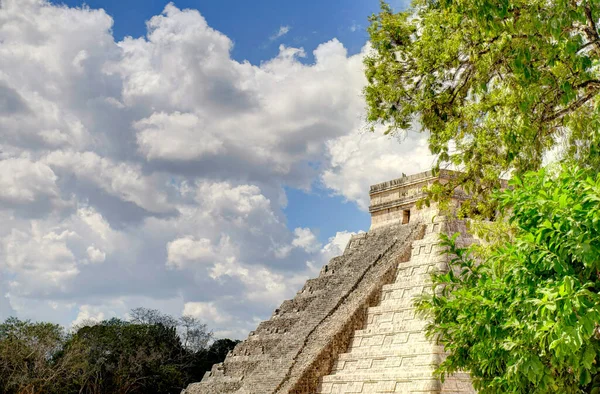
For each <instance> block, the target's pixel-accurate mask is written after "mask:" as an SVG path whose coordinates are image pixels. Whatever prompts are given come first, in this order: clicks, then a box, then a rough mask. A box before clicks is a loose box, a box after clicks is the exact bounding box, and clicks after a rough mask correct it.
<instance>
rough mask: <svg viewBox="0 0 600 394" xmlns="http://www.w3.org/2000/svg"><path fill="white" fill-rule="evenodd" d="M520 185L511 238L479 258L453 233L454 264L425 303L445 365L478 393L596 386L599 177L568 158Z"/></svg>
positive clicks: (507, 204)
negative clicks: (465, 373) (460, 372)
mask: <svg viewBox="0 0 600 394" xmlns="http://www.w3.org/2000/svg"><path fill="white" fill-rule="evenodd" d="M512 187H513V189H512V190H508V191H505V192H503V193H501V194H500V195H499V197H498V199H499V201H500V203H501V206H502V208H503V209H504V210H507V211H508V212H511V213H510V214H509V215H510V216H509V223H510V224H511V225H512V229H513V230H512V231H513V235H512V237H511V238H512V239H511V240H508V241H507V240H506V239H505V238H503V237H498V238H497V239H496V242H495V243H492V244H491V245H490V246H489V247H488V248H487V250H486V252H485V254H487V259H485V260H483V261H481V262H480V263H477V262H476V260H475V259H474V258H473V256H472V254H471V253H470V251H471V250H470V249H468V248H467V249H465V248H461V247H458V246H457V245H456V243H455V240H456V238H455V237H451V238H450V237H446V239H445V245H446V246H448V248H449V249H448V252H447V253H448V255H449V256H451V257H452V260H451V263H450V267H451V269H450V270H449V272H447V273H436V274H434V275H433V281H434V289H435V290H434V292H433V295H430V296H426V297H423V298H421V299H420V300H419V301H418V303H417V305H418V308H419V310H421V311H422V312H424V313H426V314H429V315H430V316H431V318H432V324H431V325H430V326H429V328H428V333H429V335H431V336H433V337H434V338H437V339H438V341H439V342H440V343H441V344H443V345H444V347H445V349H446V351H448V352H449V355H448V358H447V359H446V360H445V361H444V362H443V363H442V364H441V365H440V367H439V370H438V372H439V373H440V374H442V375H444V374H449V373H452V372H454V371H457V370H467V371H469V372H470V373H471V376H472V378H473V381H474V385H475V386H476V388H477V389H478V390H479V392H480V393H582V392H588V393H590V392H591V393H598V392H600V389H599V387H600V374H599V373H598V372H599V367H600V365H598V354H599V352H600V328H599V325H598V322H599V321H600V294H599V291H600V176H599V175H597V174H596V173H595V172H591V171H586V170H583V169H580V168H578V167H576V166H574V165H569V166H567V165H565V166H563V167H562V168H561V169H560V171H558V172H557V173H556V174H554V173H552V171H549V170H541V171H539V172H534V173H529V174H526V175H525V176H523V177H522V178H516V179H514V180H513V181H512ZM480 252H481V250H480Z"/></svg>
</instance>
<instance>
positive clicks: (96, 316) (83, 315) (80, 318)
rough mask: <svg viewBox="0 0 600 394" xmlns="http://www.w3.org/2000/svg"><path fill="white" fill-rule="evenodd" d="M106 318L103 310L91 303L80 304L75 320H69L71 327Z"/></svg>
mask: <svg viewBox="0 0 600 394" xmlns="http://www.w3.org/2000/svg"><path fill="white" fill-rule="evenodd" d="M105 318H106V316H105V314H104V312H102V311H101V310H100V309H99V308H98V307H94V306H92V305H81V306H80V307H79V312H78V313H77V317H76V318H75V320H73V321H72V322H71V326H72V327H79V326H81V325H85V324H93V323H98V322H101V321H102V320H104V319H105Z"/></svg>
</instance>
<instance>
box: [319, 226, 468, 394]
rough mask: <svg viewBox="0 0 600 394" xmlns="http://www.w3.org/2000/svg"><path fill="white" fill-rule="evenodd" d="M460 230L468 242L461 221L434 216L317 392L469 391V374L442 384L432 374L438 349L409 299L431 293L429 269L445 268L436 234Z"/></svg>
mask: <svg viewBox="0 0 600 394" xmlns="http://www.w3.org/2000/svg"><path fill="white" fill-rule="evenodd" d="M441 232H445V233H447V234H453V233H455V232H460V233H461V237H460V238H459V239H458V242H459V243H461V244H463V245H466V244H470V243H472V242H473V239H472V238H471V237H470V236H469V235H468V234H467V231H466V227H465V224H464V222H462V221H457V220H452V221H448V220H446V219H445V218H443V217H438V218H436V219H435V221H434V222H433V223H430V224H428V225H427V229H426V234H425V236H424V237H423V239H420V240H415V241H413V243H412V254H411V258H410V260H408V261H406V262H403V263H400V265H399V267H398V271H397V274H396V280H395V281H394V283H391V284H387V285H384V286H383V287H382V290H381V297H380V303H379V305H377V306H373V307H370V308H368V310H367V319H366V325H365V327H364V328H363V329H360V330H357V331H355V333H354V336H353V338H352V340H351V343H350V346H349V348H348V350H347V352H346V353H342V354H340V355H339V356H338V358H337V360H336V362H335V363H334V366H333V370H332V372H331V373H330V374H329V375H327V376H324V377H323V378H321V381H320V386H319V388H318V393H320V394H330V393H430V394H434V393H435V394H438V393H444V394H465V393H475V390H474V389H473V388H472V386H471V383H470V379H469V376H468V375H466V374H457V375H454V376H451V377H448V378H447V379H446V380H445V381H444V383H443V384H442V383H441V382H440V381H439V380H438V379H435V377H434V375H433V372H434V370H435V368H436V367H437V365H439V363H440V361H441V360H442V359H443V357H444V350H443V348H442V346H438V345H435V344H434V343H432V342H430V341H429V340H428V339H427V338H426V337H425V327H426V326H427V321H424V320H422V319H420V318H419V317H418V316H415V308H414V306H413V302H414V297H415V296H418V295H420V294H423V293H424V292H429V291H431V284H430V274H431V272H433V270H436V269H440V270H447V269H448V265H447V258H446V256H445V255H443V254H441V253H440V252H442V247H441V246H440V245H439V234H440V233H441Z"/></svg>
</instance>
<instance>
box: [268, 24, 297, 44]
mask: <svg viewBox="0 0 600 394" xmlns="http://www.w3.org/2000/svg"><path fill="white" fill-rule="evenodd" d="M290 30H292V28H291V27H290V26H287V25H286V26H280V27H279V30H277V32H276V33H275V34H273V35H272V36H271V37H269V40H270V41H275V40H277V39H278V38H281V37H283V36H285V35H286V34H288V33H289V32H290Z"/></svg>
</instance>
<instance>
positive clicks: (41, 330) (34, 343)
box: [0, 317, 73, 394]
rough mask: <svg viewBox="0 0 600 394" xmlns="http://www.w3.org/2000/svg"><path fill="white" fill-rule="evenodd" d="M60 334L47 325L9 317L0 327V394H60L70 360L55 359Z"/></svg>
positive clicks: (61, 332)
mask: <svg viewBox="0 0 600 394" xmlns="http://www.w3.org/2000/svg"><path fill="white" fill-rule="evenodd" d="M64 339H65V334H64V330H63V329H62V328H61V327H60V326H58V325H56V324H51V323H32V322H30V321H22V320H19V319H17V318H14V317H11V318H9V319H7V320H6V321H5V322H4V323H2V324H0V392H1V393H6V394H11V393H28V394H37V393H60V392H61V386H62V382H63V381H64V380H65V379H68V378H69V371H70V370H71V366H72V363H73V359H72V357H63V358H60V359H57V354H58V353H59V352H60V351H61V349H62V345H63V341H64Z"/></svg>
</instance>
